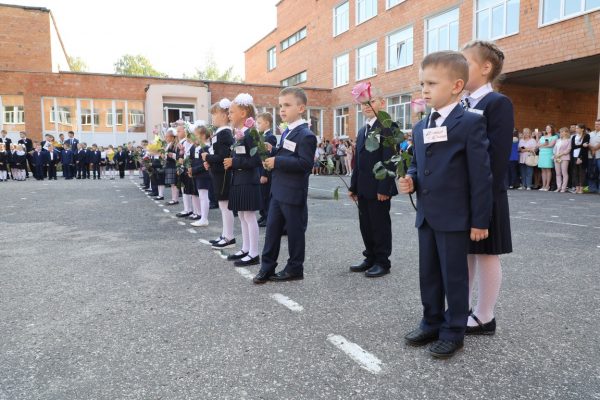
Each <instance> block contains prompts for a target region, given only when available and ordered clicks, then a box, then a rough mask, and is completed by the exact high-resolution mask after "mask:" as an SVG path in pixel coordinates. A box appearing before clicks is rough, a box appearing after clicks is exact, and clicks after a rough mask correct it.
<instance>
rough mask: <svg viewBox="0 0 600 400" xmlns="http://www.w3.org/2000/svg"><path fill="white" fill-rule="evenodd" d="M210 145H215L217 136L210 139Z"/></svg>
mask: <svg viewBox="0 0 600 400" xmlns="http://www.w3.org/2000/svg"><path fill="white" fill-rule="evenodd" d="M211 143H212V144H215V143H217V136H216V135H215V136H213V138H212V140H211Z"/></svg>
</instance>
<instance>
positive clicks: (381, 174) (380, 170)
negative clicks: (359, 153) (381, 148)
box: [373, 161, 388, 181]
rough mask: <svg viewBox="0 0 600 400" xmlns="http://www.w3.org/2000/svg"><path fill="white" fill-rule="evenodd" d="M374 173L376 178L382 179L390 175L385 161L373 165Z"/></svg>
mask: <svg viewBox="0 0 600 400" xmlns="http://www.w3.org/2000/svg"><path fill="white" fill-rule="evenodd" d="M373 174H374V175H375V179H377V180H379V181H381V180H383V179H385V178H386V177H387V176H388V169H387V168H386V167H385V165H383V162H381V161H379V162H378V163H377V164H375V165H374V166H373Z"/></svg>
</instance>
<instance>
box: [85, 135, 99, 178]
mask: <svg viewBox="0 0 600 400" xmlns="http://www.w3.org/2000/svg"><path fill="white" fill-rule="evenodd" d="M87 156H88V160H87V161H88V163H89V166H90V168H91V169H92V171H93V174H94V179H96V175H98V179H100V159H101V154H100V150H98V146H97V145H96V144H93V145H92V149H91V150H89V151H88V154H87ZM89 172H90V171H89V169H88V174H89ZM89 178H90V177H89V175H88V179H89Z"/></svg>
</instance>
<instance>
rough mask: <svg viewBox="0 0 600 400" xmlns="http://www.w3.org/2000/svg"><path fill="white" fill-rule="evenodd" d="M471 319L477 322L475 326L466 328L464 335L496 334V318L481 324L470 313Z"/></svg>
mask: <svg viewBox="0 0 600 400" xmlns="http://www.w3.org/2000/svg"><path fill="white" fill-rule="evenodd" d="M471 318H473V320H474V321H475V322H477V326H467V330H466V332H465V335H486V336H492V335H494V334H495V333H496V318H493V319H492V320H491V321H490V322H487V323H485V324H484V323H482V322H481V321H480V320H479V318H477V317H476V316H475V314H473V313H471Z"/></svg>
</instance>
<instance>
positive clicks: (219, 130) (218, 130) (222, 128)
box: [215, 125, 231, 135]
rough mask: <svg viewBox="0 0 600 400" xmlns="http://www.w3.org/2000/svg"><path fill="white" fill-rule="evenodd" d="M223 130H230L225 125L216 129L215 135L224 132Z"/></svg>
mask: <svg viewBox="0 0 600 400" xmlns="http://www.w3.org/2000/svg"><path fill="white" fill-rule="evenodd" d="M225 129H231V128H230V127H229V126H227V125H225V126H222V127H220V128H217V131H216V132H215V135H216V134H217V133H219V132H221V131H224V130H225Z"/></svg>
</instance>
